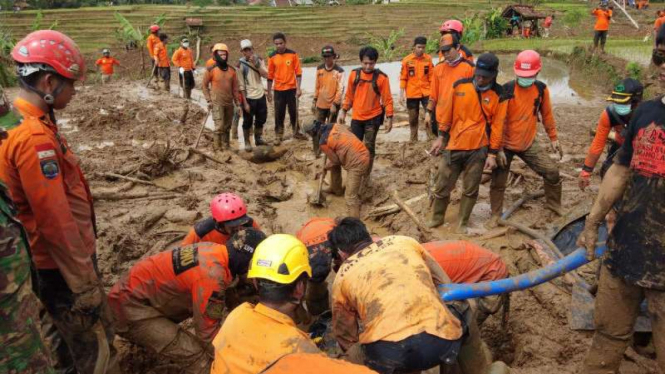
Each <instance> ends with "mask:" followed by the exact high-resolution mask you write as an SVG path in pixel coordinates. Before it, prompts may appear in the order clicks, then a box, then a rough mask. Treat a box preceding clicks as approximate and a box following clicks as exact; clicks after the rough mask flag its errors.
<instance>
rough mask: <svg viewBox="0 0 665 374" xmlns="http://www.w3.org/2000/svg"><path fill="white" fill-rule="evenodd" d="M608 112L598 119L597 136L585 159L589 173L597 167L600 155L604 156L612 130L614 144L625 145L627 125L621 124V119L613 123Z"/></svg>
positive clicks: (585, 165) (604, 112) (604, 111)
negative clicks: (624, 132)
mask: <svg viewBox="0 0 665 374" xmlns="http://www.w3.org/2000/svg"><path fill="white" fill-rule="evenodd" d="M608 110H610V109H605V110H603V113H602V114H601V115H600V118H599V119H598V125H597V126H596V135H595V136H594V137H593V142H591V146H590V147H589V152H588V153H587V156H586V159H584V169H585V170H587V171H588V172H592V171H593V168H594V167H595V166H596V163H597V162H598V159H599V158H600V155H601V154H603V149H604V148H605V144H606V143H607V138H608V136H609V135H610V132H611V131H612V130H614V132H615V138H614V142H615V143H617V144H618V145H621V144H623V136H622V133H623V130H624V128H625V127H626V124H625V123H623V122H621V120H620V119H617V120H615V121H614V123H613V121H612V120H611V119H610V114H609V113H608ZM617 117H618V116H617Z"/></svg>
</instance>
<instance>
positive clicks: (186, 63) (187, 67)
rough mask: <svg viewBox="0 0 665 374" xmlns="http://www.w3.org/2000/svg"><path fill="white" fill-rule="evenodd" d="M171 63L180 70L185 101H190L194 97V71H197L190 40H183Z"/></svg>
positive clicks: (179, 80) (180, 80) (179, 79)
mask: <svg viewBox="0 0 665 374" xmlns="http://www.w3.org/2000/svg"><path fill="white" fill-rule="evenodd" d="M171 62H173V66H175V67H177V68H178V82H179V83H180V87H182V91H183V94H184V96H185V99H188V100H189V99H190V98H191V97H192V89H193V88H194V70H195V69H196V62H195V61H194V53H193V51H192V50H191V49H190V48H189V39H187V38H182V40H181V41H180V48H178V49H177V50H176V51H175V52H173V56H172V57H171Z"/></svg>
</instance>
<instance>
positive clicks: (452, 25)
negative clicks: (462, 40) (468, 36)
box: [439, 19, 464, 36]
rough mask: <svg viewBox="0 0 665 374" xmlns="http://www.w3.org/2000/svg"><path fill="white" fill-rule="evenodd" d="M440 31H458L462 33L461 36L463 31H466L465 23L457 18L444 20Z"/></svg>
mask: <svg viewBox="0 0 665 374" xmlns="http://www.w3.org/2000/svg"><path fill="white" fill-rule="evenodd" d="M439 31H440V32H441V33H445V32H450V31H457V33H458V34H460V36H461V35H462V33H463V32H464V25H463V24H462V22H460V21H458V20H456V19H451V20H448V21H446V22H444V23H443V24H442V25H441V27H440V28H439Z"/></svg>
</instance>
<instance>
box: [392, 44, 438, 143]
mask: <svg viewBox="0 0 665 374" xmlns="http://www.w3.org/2000/svg"><path fill="white" fill-rule="evenodd" d="M425 47H427V38H425V37H424V36H418V37H416V38H415V39H414V40H413V53H411V54H410V55H408V56H406V57H404V59H403V60H402V70H401V72H400V79H399V88H400V90H399V101H400V102H401V103H402V105H406V109H407V110H408V111H409V128H410V129H411V137H410V138H409V140H410V141H411V142H412V143H414V142H417V141H418V119H419V118H420V107H421V106H422V107H423V110H424V111H426V110H427V103H428V102H429V95H430V85H431V82H432V75H433V73H434V64H432V57H430V55H428V54H426V53H425ZM430 130H431V128H428V127H427V126H425V133H427V137H428V138H429V139H433V138H434V134H433V133H431V131H430Z"/></svg>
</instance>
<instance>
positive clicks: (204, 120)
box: [192, 111, 210, 148]
mask: <svg viewBox="0 0 665 374" xmlns="http://www.w3.org/2000/svg"><path fill="white" fill-rule="evenodd" d="M208 117H210V111H208V113H206V118H204V119H203V123H202V124H201V130H199V135H198V136H197V137H196V142H195V143H194V147H192V148H198V147H199V142H200V141H201V135H203V129H205V127H206V122H208Z"/></svg>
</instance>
